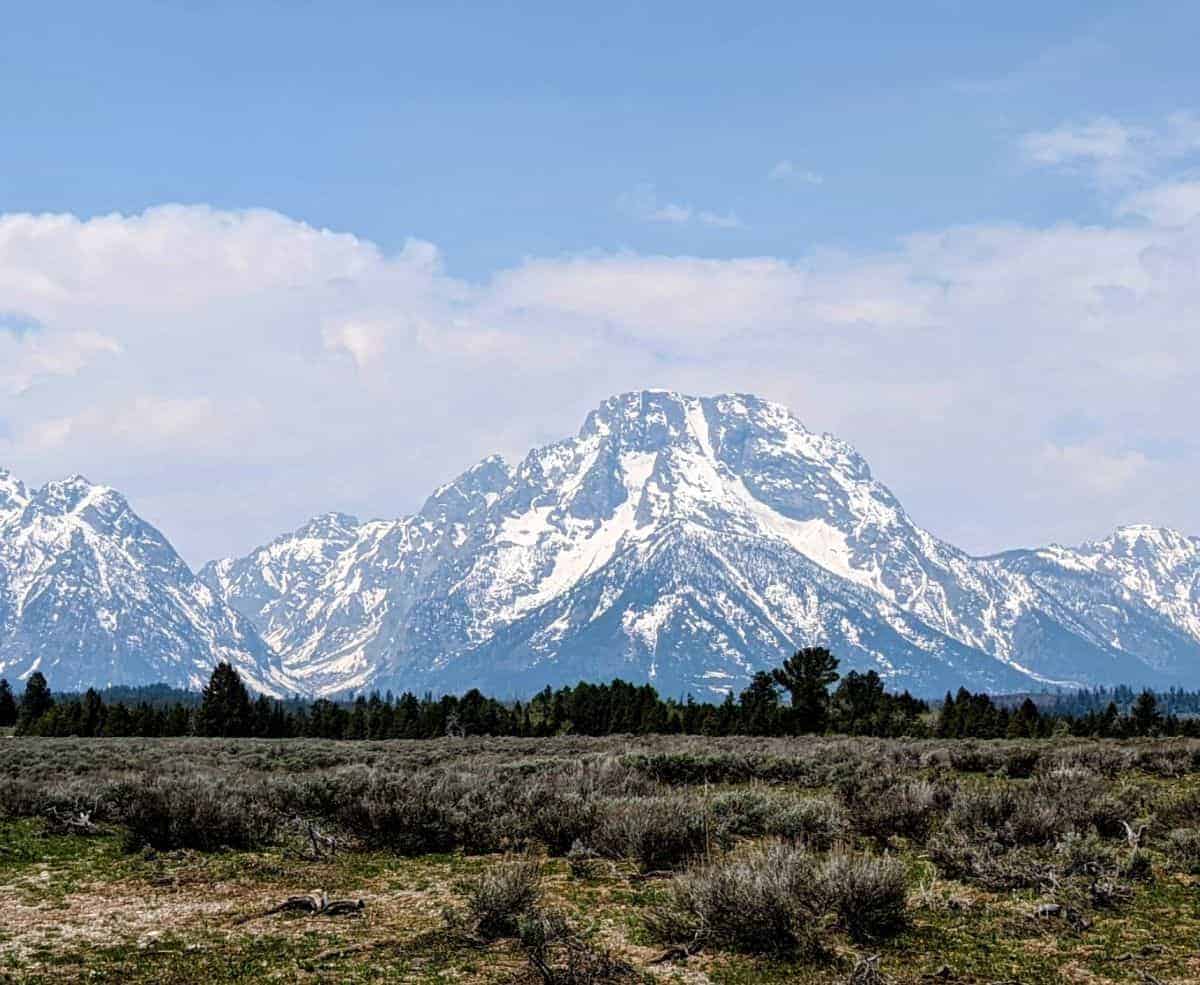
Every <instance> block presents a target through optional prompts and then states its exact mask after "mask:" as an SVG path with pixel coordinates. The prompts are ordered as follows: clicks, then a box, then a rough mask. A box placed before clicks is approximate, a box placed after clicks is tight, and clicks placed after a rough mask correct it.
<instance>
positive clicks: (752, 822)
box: [711, 789, 777, 837]
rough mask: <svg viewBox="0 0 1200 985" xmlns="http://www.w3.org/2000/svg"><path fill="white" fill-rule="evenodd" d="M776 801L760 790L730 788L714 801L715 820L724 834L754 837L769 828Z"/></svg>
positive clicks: (712, 808)
mask: <svg viewBox="0 0 1200 985" xmlns="http://www.w3.org/2000/svg"><path fill="white" fill-rule="evenodd" d="M776 809H777V808H776V804H775V801H774V800H772V799H771V798H770V797H768V796H767V795H766V794H764V793H761V792H760V791H758V790H748V789H747V790H729V791H726V792H725V793H721V794H718V795H717V796H716V797H714V798H713V801H712V807H711V810H712V815H713V821H714V822H715V823H716V826H717V828H718V830H719V831H720V832H721V834H723V835H736V836H740V837H754V836H756V835H761V834H763V833H764V832H765V831H766V830H767V826H768V823H769V820H770V818H771V815H772V814H773V813H774V812H775V810H776Z"/></svg>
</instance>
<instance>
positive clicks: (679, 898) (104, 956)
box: [0, 736, 1200, 985]
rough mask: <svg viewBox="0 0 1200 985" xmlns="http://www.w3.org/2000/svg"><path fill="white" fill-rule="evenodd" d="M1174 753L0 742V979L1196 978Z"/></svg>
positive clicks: (776, 745) (562, 742)
mask: <svg viewBox="0 0 1200 985" xmlns="http://www.w3.org/2000/svg"><path fill="white" fill-rule="evenodd" d="M1198 875H1200V742H1196V741H1194V740H1185V739H1145V740H1132V741H1115V740H1079V739H1065V738H1064V739H1054V740H1040V741H1038V740H1029V741H1024V740H1023V741H974V740H951V741H946V740H919V741H918V740H898V739H861V738H858V739H840V738H786V739H784V738H779V739H756V738H702V737H667V736H657V737H656V736H648V737H633V736H629V737H619V736H618V737H608V738H602V739H585V738H576V737H569V736H566V737H559V738H552V739H482V738H479V739H477V738H468V739H445V740H434V741H391V742H377V743H376V742H332V741H319V740H287V741H280V742H275V741H269V740H217V739H88V740H72V739H41V738H34V739H20V738H3V739H0V980H5V981H14V982H56V983H65V982H77V981H78V982H84V981H88V982H96V981H111V982H204V983H206V985H215V983H223V982H259V981H314V982H446V983H449V982H464V983H471V982H480V983H483V982H497V983H502V982H513V983H516V982H535V983H536V982H542V983H547V985H553V983H560V982H561V983H583V982H591V983H602V982H639V981H662V982H680V983H692V985H700V983H705V982H713V983H731V985H732V983H742V982H814V983H817V982H821V983H826V982H830V983H831V982H857V983H871V982H889V981H890V982H897V983H899V982H923V981H947V982H994V983H999V982H1021V983H1042V982H1045V983H1049V982H1080V983H1091V982H1141V983H1153V982H1161V983H1182V982H1194V981H1197V980H1200V886H1198Z"/></svg>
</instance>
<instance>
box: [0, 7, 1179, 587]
mask: <svg viewBox="0 0 1200 985" xmlns="http://www.w3.org/2000/svg"><path fill="white" fill-rule="evenodd" d="M820 6H821V9H815V8H816V7H817V5H810V4H795V3H753V2H749V3H742V4H736V5H730V4H711V3H703V2H700V3H698V2H694V0H693V2H690V3H687V4H683V3H679V4H676V3H665V2H660V3H654V4H623V3H606V4H593V5H580V4H576V5H572V4H567V5H563V4H549V3H547V4H539V3H524V4H501V3H489V4H453V3H447V2H440V3H437V4H428V5H421V4H397V3H382V2H380V3H368V2H364V0H343V2H340V3H338V4H333V3H318V2H299V0H294V2H288V3H283V2H264V0H242V2H239V3H236V4H235V3H225V2H220V0H210V2H201V0H191V2H171V3H168V2H156V3H149V2H132V0H113V2H112V3H108V4H103V5H100V4H94V3H66V2H53V0H48V2H47V3H44V4H39V5H32V4H24V5H11V9H6V10H5V15H4V17H3V19H2V20H0V466H3V467H7V468H8V469H10V470H11V471H12V472H14V473H15V474H16V475H18V476H19V477H20V478H22V479H24V480H25V481H26V482H27V483H29V484H32V485H37V484H40V483H42V482H45V481H47V480H49V479H52V478H57V477H62V476H64V475H68V474H72V473H77V472H78V473H83V474H85V475H87V476H88V477H89V478H90V479H92V480H93V481H96V482H103V483H106V484H109V485H112V486H115V487H116V488H118V489H120V490H121V491H122V492H123V493H125V495H126V496H127V497H128V498H129V499H130V501H131V503H132V505H133V506H134V508H135V509H137V510H138V512H139V513H141V514H142V515H143V516H144V517H146V518H147V519H148V520H150V521H151V522H154V523H155V524H157V525H159V526H160V527H161V529H162V530H163V531H164V532H165V533H166V534H167V536H168V537H169V538H171V540H172V541H173V542H174V543H175V545H176V546H177V547H178V548H179V550H180V551H181V553H182V554H183V555H184V557H185V558H186V559H187V560H188V561H189V562H191V563H192V564H194V565H198V564H200V563H202V562H203V561H205V560H208V559H210V558H213V557H218V556H224V555H227V554H233V553H244V552H246V551H248V550H249V549H251V548H252V547H254V546H256V545H258V544H260V543H263V542H265V541H266V540H269V539H271V538H272V537H274V536H276V535H278V534H280V533H282V532H284V531H287V530H291V529H293V528H295V527H297V526H299V525H300V524H301V523H303V522H304V521H305V520H306V519H307V518H308V517H310V516H312V515H314V514H317V513H321V512H325V511H329V510H342V511H345V512H349V513H353V514H356V515H359V516H362V517H364V518H366V517H375V516H386V517H391V516H400V515H403V514H405V513H408V512H411V511H413V510H415V509H417V508H419V507H420V505H421V503H422V501H423V500H424V498H425V497H426V496H427V495H428V494H429V492H430V491H431V490H432V489H433V488H434V487H435V486H436V485H438V484H440V483H441V482H444V481H446V480H448V479H449V478H451V477H453V476H454V475H456V474H458V473H459V472H461V471H463V470H464V469H466V468H467V467H469V466H470V465H471V464H472V463H473V462H475V461H477V460H478V459H480V458H482V457H484V456H486V455H488V454H491V453H494V452H499V453H502V454H504V455H505V456H506V457H508V458H509V459H510V460H519V458H520V457H521V456H522V455H523V454H524V453H525V452H526V451H527V450H528V449H529V448H530V447H532V446H534V445H538V444H543V443H545V442H548V441H551V440H556V439H558V438H561V437H564V436H566V435H568V434H572V433H574V432H575V431H576V430H578V428H579V426H580V424H581V423H582V421H583V418H584V416H585V415H586V413H587V411H588V410H589V409H591V408H592V407H593V406H595V405H596V404H598V403H599V402H600V401H601V400H602V399H604V398H605V397H606V396H609V395H611V394H613V393H617V392H621V391H625V390H633V389H641V388H645V387H668V388H672V389H679V390H683V391H686V392H690V393H699V394H711V393H718V392H727V391H747V392H753V393H757V394H759V395H761V396H764V397H768V398H771V399H774V400H778V401H780V402H782V403H784V404H786V405H787V406H789V407H790V408H791V409H792V410H793V411H794V412H795V413H796V414H797V415H798V416H799V417H800V418H801V419H802V420H803V421H805V423H806V424H807V425H808V426H809V427H810V428H812V429H814V430H818V431H831V432H833V433H835V434H837V435H839V436H840V437H842V438H844V439H846V440H847V441H850V442H851V443H852V444H854V445H855V446H856V447H857V448H858V450H859V451H860V452H862V454H863V455H864V456H865V457H866V458H867V460H868V461H869V462H870V463H871V464H872V467H873V470H874V473H875V475H876V476H877V477H878V478H879V479H881V480H882V481H883V482H884V483H886V484H887V485H888V486H889V487H890V488H891V489H892V490H893V492H895V493H896V495H897V496H898V497H899V498H900V500H901V502H902V503H904V504H905V506H906V507H907V509H908V511H909V512H910V514H911V515H912V516H913V518H914V519H915V520H916V521H917V522H918V523H920V524H922V525H923V526H925V527H927V528H928V529H930V530H932V531H933V532H934V533H935V534H937V535H939V536H941V537H943V538H945V539H948V540H950V541H952V542H954V543H956V544H958V545H959V546H961V547H964V548H966V549H968V550H970V551H973V552H976V553H989V552H993V551H998V550H1003V549H1007V548H1012V547H1017V546H1032V545H1037V544H1042V543H1047V542H1059V543H1068V544H1070V543H1078V542H1081V541H1083V540H1087V539H1094V538H1100V537H1103V536H1105V535H1106V534H1107V533H1108V532H1109V531H1111V530H1112V528H1114V527H1115V526H1117V525H1119V524H1124V523H1134V522H1146V523H1154V524H1157V525H1163V526H1172V527H1175V528H1178V529H1181V530H1183V531H1185V532H1187V533H1191V534H1200V497H1197V496H1196V490H1197V488H1200V437H1198V436H1197V433H1196V421H1197V418H1198V417H1200V414H1198V411H1200V397H1198V396H1197V394H1198V393H1200V331H1198V330H1200V276H1198V274H1200V64H1198V63H1197V60H1196V58H1195V54H1194V43H1195V38H1196V37H1197V36H1200V7H1197V6H1196V5H1195V4H1193V3H1165V2H1164V3H1158V2H1153V0H1151V2H1143V3H1137V4H1132V3H1126V4H1115V3H1096V2H1090V3H1072V2H1062V3H1057V4H1045V3H1039V4H1036V5H1035V4H1031V3H1022V2H1014V3H1009V4H1002V5H983V4H977V3H967V2H962V3H958V2H950V0H946V2H930V3H912V4H894V3H882V2H879V3H865V2H853V0H852V2H847V3H842V4H838V5H820Z"/></svg>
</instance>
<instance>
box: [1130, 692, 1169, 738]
mask: <svg viewBox="0 0 1200 985" xmlns="http://www.w3.org/2000/svg"><path fill="white" fill-rule="evenodd" d="M1130 717H1131V718H1132V719H1133V728H1134V734H1136V735H1152V734H1154V733H1155V732H1157V731H1158V729H1159V726H1161V725H1162V715H1161V714H1159V711H1158V699H1157V698H1155V697H1154V693H1153V692H1152V691H1143V692H1142V693H1141V694H1139V695H1138V698H1137V701H1135V702H1134V704H1133V711H1132V712H1131V713H1130Z"/></svg>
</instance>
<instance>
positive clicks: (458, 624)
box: [200, 391, 1200, 694]
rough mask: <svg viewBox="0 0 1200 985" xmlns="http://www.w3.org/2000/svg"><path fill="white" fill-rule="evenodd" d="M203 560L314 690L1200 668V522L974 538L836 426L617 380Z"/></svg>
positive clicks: (1174, 675)
mask: <svg viewBox="0 0 1200 985" xmlns="http://www.w3.org/2000/svg"><path fill="white" fill-rule="evenodd" d="M200 577H201V579H202V580H204V581H205V582H206V583H207V584H208V585H209V586H211V588H212V590H213V591H214V593H216V594H217V595H218V596H220V597H221V598H223V599H225V600H226V601H227V602H228V603H229V604H230V605H231V606H232V607H233V608H235V609H237V610H238V611H239V612H241V613H242V614H244V615H245V616H246V617H247V618H248V619H250V620H251V621H252V622H253V623H254V624H255V626H256V627H257V628H258V630H259V632H260V633H261V634H262V636H263V638H264V639H265V640H266V641H267V643H268V644H270V646H271V647H272V648H273V649H274V650H275V652H277V653H278V654H279V655H280V657H281V658H282V662H283V667H284V669H285V671H286V673H287V674H288V675H290V676H291V677H294V678H295V679H297V680H299V681H302V682H303V684H304V686H305V688H306V689H307V690H309V691H311V692H313V693H320V694H333V693H338V692H343V691H347V690H351V689H353V690H362V689H365V688H368V687H378V688H381V689H382V688H385V687H392V688H396V689H413V690H421V689H425V688H428V689H433V690H441V689H445V690H455V691H461V690H463V689H465V688H467V687H471V686H479V687H481V688H484V689H486V690H489V691H491V692H493V693H499V694H509V693H518V694H519V693H525V692H528V691H529V690H531V689H533V688H537V687H541V686H542V685H544V684H546V683H555V684H557V683H566V682H573V681H576V680H579V679H582V678H588V679H602V678H608V677H612V676H617V675H619V676H622V677H625V678H627V679H634V680H651V681H653V682H654V683H656V685H658V687H659V688H660V689H661V690H663V691H664V692H665V693H668V694H678V693H681V692H685V691H691V692H693V693H696V694H711V693H714V692H719V691H722V690H725V689H727V688H729V687H739V686H740V685H741V684H742V683H743V682H744V681H745V680H746V679H747V678H748V677H749V676H750V674H752V673H753V671H755V670H757V669H759V668H762V667H765V666H769V665H771V664H773V663H776V662H778V660H779V659H780V657H781V656H782V655H784V654H786V653H787V652H788V651H789V650H790V649H792V648H794V647H796V646H800V645H805V644H809V643H817V642H820V643H824V644H826V645H829V646H830V647H832V648H833V649H834V650H835V652H837V653H838V655H839V656H840V657H841V658H842V662H843V668H844V669H846V668H859V669H865V668H875V669H877V670H878V671H879V672H880V673H881V674H883V675H884V676H885V677H886V678H888V680H889V681H890V683H891V684H892V685H893V686H896V687H908V688H911V689H914V690H916V691H919V692H921V693H932V692H937V691H941V690H944V689H946V688H947V687H956V686H958V685H960V684H965V685H967V686H969V687H973V688H989V689H999V690H1005V689H1009V690H1011V689H1023V688H1029V687H1031V686H1037V685H1038V684H1039V683H1042V684H1046V683H1062V684H1071V683H1116V682H1123V683H1130V684H1137V683H1156V684H1166V683H1188V684H1191V685H1193V686H1195V685H1200V541H1198V540H1196V539H1193V538H1187V537H1184V536H1182V535H1180V534H1176V533H1173V532H1170V531H1155V530H1150V529H1148V528H1125V529H1123V530H1120V531H1118V532H1117V533H1116V534H1115V535H1114V536H1113V537H1112V538H1110V539H1108V540H1106V541H1101V542H1099V543H1096V544H1088V545H1084V546H1083V547H1081V548H1079V549H1076V550H1069V549H1066V548H1060V547H1051V548H1047V549H1044V550H1039V551H1021V552H1013V553H1010V554H1005V555H1000V556H997V557H991V558H974V557H971V556H969V555H967V554H965V553H964V552H962V551H960V550H958V549H956V548H954V547H953V546H951V545H949V544H947V543H945V542H943V541H940V540H938V539H937V538H936V537H934V536H933V535H932V534H930V533H928V532H927V531H925V530H923V529H921V528H920V527H918V526H917V525H916V524H914V523H913V522H912V520H911V519H910V518H909V517H908V515H907V514H906V513H905V512H904V510H903V508H902V507H901V505H900V504H899V503H898V502H897V500H896V498H895V497H894V496H893V495H892V494H891V493H890V492H889V491H888V489H887V488H886V487H884V486H883V485H882V484H880V483H879V482H877V481H876V480H875V479H874V478H873V477H872V475H871V472H870V469H869V468H868V466H867V464H866V462H864V461H863V459H862V458H861V457H860V456H859V455H858V454H857V453H855V451H854V450H853V449H852V448H850V447H849V446H848V445H846V444H845V443H844V442H842V441H840V440H838V439H837V438H834V437H832V436H830V435H821V434H816V433H813V432H811V431H809V430H807V429H806V428H805V427H804V426H803V425H802V424H801V423H800V422H799V421H798V420H797V419H796V418H795V417H794V416H792V415H791V414H790V413H789V412H788V411H787V410H786V409H785V408H783V407H781V406H779V405H777V404H772V403H769V402H767V401H763V400H759V399H757V398H755V397H752V396H746V395H723V396H717V397H713V398H696V397H688V396H683V395H680V394H675V393H669V392H662V391H647V392H639V393H631V394H624V395H622V396H618V397H614V398H612V399H610V400H607V401H605V403H604V404H602V405H601V406H600V407H599V408H597V409H596V410H595V411H593V412H592V413H591V414H590V415H589V416H588V418H587V420H586V421H585V423H584V425H583V427H582V429H581V430H580V432H579V434H578V435H577V436H576V437H574V438H570V439H567V440H564V441H560V442H557V443H555V444H552V445H549V446H547V447H544V448H540V449H537V450H534V451H532V452H530V454H529V455H528V456H527V457H526V458H525V459H524V461H522V462H521V463H520V464H519V465H518V466H516V467H515V468H513V467H510V466H509V465H507V464H506V463H505V462H503V461H502V460H501V459H499V458H490V459H486V460H485V461H483V462H481V463H480V464H478V465H476V466H475V467H474V468H472V469H470V470H468V471H467V472H465V473H464V474H463V475H461V476H460V477H459V478H458V479H456V480H454V481H453V482H451V483H449V484H448V485H445V486H443V487H441V488H440V489H438V490H437V491H436V492H435V493H434V494H433V496H431V497H430V499H429V500H428V501H427V502H426V504H425V506H424V507H423V508H422V509H421V511H420V512H419V513H417V514H415V515H414V516H410V517H406V518H403V519H399V520H377V521H371V522H367V523H359V522H358V521H356V520H354V519H353V518H352V517H347V516H344V515H340V514H330V515H328V516H324V517H319V518H317V519H315V520H313V521H311V522H310V523H308V524H307V525H305V526H304V527H302V528H301V529H300V530H298V531H296V532H295V533H294V534H289V535H286V536H283V537H280V538H278V539H277V540H275V541H273V542H272V543H271V544H268V545H266V546H265V547H262V548H260V549H258V550H256V551H254V552H252V553H251V554H249V555H248V556H246V557H244V558H240V559H227V560H223V561H218V562H215V563H212V564H209V565H207V566H206V567H205V568H204V569H203V571H202V572H201V573H200Z"/></svg>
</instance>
